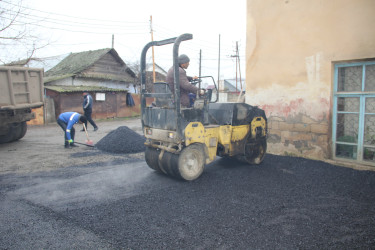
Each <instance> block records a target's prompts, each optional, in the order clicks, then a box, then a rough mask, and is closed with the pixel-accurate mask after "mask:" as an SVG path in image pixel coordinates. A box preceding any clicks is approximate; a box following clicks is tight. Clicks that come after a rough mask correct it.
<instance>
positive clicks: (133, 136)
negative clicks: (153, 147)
mask: <svg viewBox="0 0 375 250" xmlns="http://www.w3.org/2000/svg"><path fill="white" fill-rule="evenodd" d="M145 140H146V139H145V137H144V136H142V135H140V134H138V133H136V132H134V131H133V130H132V129H130V128H128V127H127V126H121V127H118V128H117V129H115V130H113V131H111V132H110V133H108V134H107V135H106V136H105V137H103V138H102V139H101V140H100V141H99V142H98V143H96V144H95V147H97V148H98V149H100V150H102V151H105V152H109V153H114V154H130V153H139V152H144V151H145V145H144V142H145Z"/></svg>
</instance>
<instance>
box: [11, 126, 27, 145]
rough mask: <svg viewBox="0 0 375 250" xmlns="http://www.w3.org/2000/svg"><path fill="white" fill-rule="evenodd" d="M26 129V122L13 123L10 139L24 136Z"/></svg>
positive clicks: (15, 139)
mask: <svg viewBox="0 0 375 250" xmlns="http://www.w3.org/2000/svg"><path fill="white" fill-rule="evenodd" d="M26 130H27V124H26V122H19V123H14V126H13V139H12V141H17V140H19V139H21V138H22V137H24V136H25V134H26Z"/></svg>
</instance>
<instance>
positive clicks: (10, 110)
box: [0, 66, 44, 143]
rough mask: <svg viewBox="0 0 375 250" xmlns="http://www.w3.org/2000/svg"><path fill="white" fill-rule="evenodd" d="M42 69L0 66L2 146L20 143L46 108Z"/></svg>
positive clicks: (0, 138)
mask: <svg viewBox="0 0 375 250" xmlns="http://www.w3.org/2000/svg"><path fill="white" fill-rule="evenodd" d="M43 72H44V70H43V69H40V68H26V67H13V66H0V143H7V142H12V141H16V140H19V139H21V138H22V137H23V136H24V135H25V134H26V131H27V123H26V122H27V121H30V120H31V119H34V118H35V113H34V112H32V109H33V108H39V107H42V106H43V96H44V93H43V92H44V89H43Z"/></svg>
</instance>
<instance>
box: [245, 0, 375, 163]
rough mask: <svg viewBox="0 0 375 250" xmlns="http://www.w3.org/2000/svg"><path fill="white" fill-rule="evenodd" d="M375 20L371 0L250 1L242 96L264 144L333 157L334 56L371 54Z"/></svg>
mask: <svg viewBox="0 0 375 250" xmlns="http://www.w3.org/2000/svg"><path fill="white" fill-rule="evenodd" d="M374 23H375V1H374V0H356V1H352V0H330V1H311V0H284V1H280V0H267V1H262V0H248V1H247V42H246V87H247V88H246V102H247V103H249V104H250V105H257V106H259V107H261V108H263V109H264V110H265V112H266V115H267V117H268V121H269V138H268V151H269V152H271V153H275V154H296V155H301V156H305V157H310V158H317V159H326V158H330V157H331V153H330V152H331V126H332V124H331V120H332V118H331V114H332V98H333V80H334V79H333V73H334V72H333V70H334V63H335V62H344V61H354V60H365V59H369V58H375V29H373V27H372V24H374Z"/></svg>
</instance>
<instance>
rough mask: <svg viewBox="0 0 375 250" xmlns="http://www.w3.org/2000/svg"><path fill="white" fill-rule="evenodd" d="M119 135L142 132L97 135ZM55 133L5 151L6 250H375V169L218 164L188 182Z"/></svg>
mask: <svg viewBox="0 0 375 250" xmlns="http://www.w3.org/2000/svg"><path fill="white" fill-rule="evenodd" d="M134 124H135V123H134ZM120 126H126V127H128V128H130V127H132V126H131V122H129V121H127V122H125V123H119V124H117V125H116V124H114V123H101V124H100V125H99V131H102V132H101V134H100V133H94V134H93V138H94V140H95V141H100V138H104V137H105V136H106V135H107V134H109V133H110V132H111V131H114V130H116V129H117V128H118V127H120ZM50 130H51V131H50ZM54 131H55V128H54V127H46V128H43V131H41V130H39V128H31V130H30V131H29V132H30V133H29V134H28V136H26V137H25V140H24V143H23V144H21V143H14V144H10V145H7V146H5V145H2V146H1V147H0V158H1V159H2V163H1V165H0V166H1V168H0V169H1V170H2V171H1V172H0V249H374V246H375V206H374V204H375V195H374V194H375V171H360V170H355V169H351V168H345V167H340V166H335V165H332V164H329V163H324V162H321V161H313V160H308V159H303V158H294V157H287V156H275V155H269V154H268V155H267V156H266V158H265V160H264V162H263V163H262V164H261V165H259V166H247V165H243V164H241V163H237V162H233V161H230V160H228V159H221V158H218V159H217V160H216V161H214V162H213V163H211V164H210V165H208V166H207V167H206V168H205V171H204V173H203V174H202V176H201V177H200V178H199V179H197V180H196V181H193V182H184V181H178V180H175V179H172V178H169V177H168V176H165V175H163V174H158V173H156V172H155V171H153V170H151V169H150V168H149V167H147V165H146V163H145V161H144V158H143V155H142V153H138V154H113V153H107V152H105V151H102V150H99V149H97V148H94V149H92V148H89V147H79V148H76V149H72V150H64V149H63V147H62V145H60V144H61V138H60V137H61V135H60V134H57V135H56V136H55V137H53V134H54V133H53V132H54ZM56 131H58V128H56ZM42 132H43V133H44V134H46V135H48V140H49V141H48V143H47V146H48V147H49V148H47V147H44V145H43V147H42V146H41V145H39V144H38V142H40V135H41V134H42ZM138 132H139V131H138ZM79 136H81V137H82V138H84V135H79ZM25 144H26V145H25ZM30 145H33V147H30ZM42 149H44V150H45V151H47V150H48V157H47V156H46V157H42V156H43V155H44V154H46V152H41V150H42ZM16 152H17V153H18V154H15V153H16ZM20 153H21V154H20ZM12 155H18V157H16V158H13V161H12V160H11V159H10V157H11V156H12ZM32 155H34V159H31V160H29V162H27V160H24V158H26V157H27V156H32ZM61 155H62V156H61ZM38 156H39V157H41V158H40V159H39V162H43V164H44V165H43V166H44V167H43V166H33V164H34V165H35V162H38ZM66 156H69V157H68V158H67V157H66ZM61 157H62V158H61ZM63 158H65V163H64V164H62V165H58V164H59V163H58V162H57V161H59V160H60V159H63ZM53 161H54V162H55V164H57V165H58V166H54V165H53V164H52V162H53ZM5 163H6V164H5ZM5 165H6V166H5ZM16 166H17V167H16ZM46 166H47V167H46ZM3 169H6V170H3Z"/></svg>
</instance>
